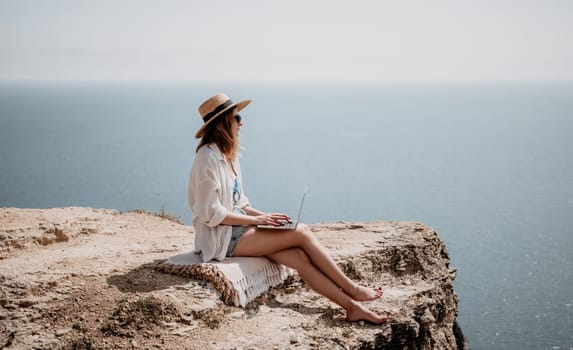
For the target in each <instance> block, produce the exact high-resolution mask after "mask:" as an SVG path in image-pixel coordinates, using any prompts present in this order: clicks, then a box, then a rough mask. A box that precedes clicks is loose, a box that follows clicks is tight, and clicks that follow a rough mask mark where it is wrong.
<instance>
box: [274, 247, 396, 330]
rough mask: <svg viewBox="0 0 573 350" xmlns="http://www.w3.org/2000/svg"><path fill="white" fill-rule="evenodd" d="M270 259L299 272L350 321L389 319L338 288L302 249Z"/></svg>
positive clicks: (277, 253)
mask: <svg viewBox="0 0 573 350" xmlns="http://www.w3.org/2000/svg"><path fill="white" fill-rule="evenodd" d="M267 257H268V258H269V259H271V260H273V261H275V262H277V263H279V264H282V265H286V266H288V267H290V268H293V269H295V270H297V271H298V274H299V275H300V277H301V278H302V279H303V280H304V281H305V282H306V283H307V284H308V285H309V286H310V288H312V289H313V290H314V291H315V292H317V293H319V294H322V295H324V296H325V297H327V298H328V299H330V300H331V301H333V302H335V303H336V304H338V305H340V306H341V307H342V308H343V309H344V310H346V319H347V320H348V321H360V320H365V321H370V322H373V323H382V322H384V321H386V320H388V318H387V317H385V316H381V315H378V314H376V313H374V312H372V311H370V310H368V309H367V308H365V307H364V306H363V305H362V304H360V303H359V302H357V301H356V300H354V299H352V298H351V297H350V296H349V295H348V294H346V293H344V292H343V291H342V290H341V289H340V288H338V286H337V285H336V284H335V283H334V282H333V281H332V280H331V279H330V278H328V276H326V275H325V274H324V273H322V272H321V271H320V270H319V269H317V268H316V266H315V265H314V264H313V263H312V261H311V260H310V259H309V256H308V255H307V254H306V253H305V251H304V250H302V249H300V248H288V249H284V250H281V251H279V252H276V253H272V254H270V255H268V256H267Z"/></svg>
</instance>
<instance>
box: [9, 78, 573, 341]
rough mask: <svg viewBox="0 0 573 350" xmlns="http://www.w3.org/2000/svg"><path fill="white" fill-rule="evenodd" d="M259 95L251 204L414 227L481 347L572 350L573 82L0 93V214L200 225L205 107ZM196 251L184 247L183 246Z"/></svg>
mask: <svg viewBox="0 0 573 350" xmlns="http://www.w3.org/2000/svg"><path fill="white" fill-rule="evenodd" d="M219 91H224V92H226V93H227V94H229V95H231V96H233V97H234V98H235V99H241V98H247V97H250V98H253V100H254V102H253V103H252V104H251V105H250V106H249V107H248V109H247V110H245V112H244V113H243V116H244V123H245V125H244V127H243V129H242V141H243V145H244V147H245V150H244V152H243V154H244V157H243V159H242V165H243V173H244V175H245V177H246V179H245V187H246V191H247V194H248V195H249V197H250V198H251V200H252V202H253V203H254V204H255V206H256V207H259V208H261V209H265V210H280V211H287V212H291V213H294V212H295V211H296V208H297V205H298V203H299V197H300V195H301V192H302V189H303V187H304V186H305V185H308V186H309V189H310V192H309V195H308V197H307V201H306V204H305V212H304V215H303V219H304V221H306V222H310V223H312V222H322V221H335V220H353V221H362V220H381V219H384V220H413V221H421V222H424V223H426V224H428V225H430V226H432V227H433V228H435V229H436V230H437V231H438V232H439V233H440V236H441V237H442V238H443V240H444V241H445V242H446V245H447V247H448V250H449V252H450V255H451V257H452V265H453V266H456V267H457V268H458V271H459V272H458V278H457V281H456V290H457V292H458V294H459V296H460V316H459V321H460V323H461V326H462V329H463V330H464V332H465V334H466V336H467V337H468V338H469V340H470V343H471V345H472V348H473V349H572V348H573V292H572V290H573V273H572V263H573V254H572V250H573V83H530V84H510V83H497V84H494V83H492V84H473V85H472V84H465V85H464V84H458V85H452V84H449V85H448V84H445V85H444V84H442V85H440V84H409V85H408V84H404V85H400V84H394V85H347V84H346V85H345V84H339V85H336V84H328V85H326V84H325V85H320V84H314V85H313V84H309V85H300V86H297V85H254V84H251V85H226V84H220V85H217V86H194V85H185V84H131V85H122V84H78V83H75V84H56V85H50V84H36V85H32V84H7V83H4V84H3V85H0V170H1V171H0V206H14V207H59V206H90V207H105V208H116V209H119V210H128V209H135V208H145V209H149V210H152V211H158V210H160V209H161V208H165V210H166V211H168V212H170V213H173V214H176V215H180V216H181V217H182V218H183V220H184V221H186V222H187V223H189V222H190V220H191V218H190V214H189V213H188V211H187V207H186V184H187V176H188V170H189V166H190V164H191V161H192V158H193V154H194V148H195V145H196V143H195V140H194V139H193V135H194V133H195V131H196V130H197V129H198V127H199V125H200V119H199V117H198V115H197V113H196V108H197V106H198V104H199V103H200V102H201V101H202V100H203V99H205V98H206V97H208V96H210V95H211V94H213V93H215V92H219ZM190 243H191V242H190Z"/></svg>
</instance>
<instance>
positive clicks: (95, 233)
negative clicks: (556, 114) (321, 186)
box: [0, 208, 468, 349]
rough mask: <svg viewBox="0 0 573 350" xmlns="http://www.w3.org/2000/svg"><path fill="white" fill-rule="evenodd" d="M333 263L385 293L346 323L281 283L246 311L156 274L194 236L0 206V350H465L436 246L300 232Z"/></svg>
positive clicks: (405, 235) (397, 235) (102, 213)
mask: <svg viewBox="0 0 573 350" xmlns="http://www.w3.org/2000/svg"><path fill="white" fill-rule="evenodd" d="M310 226H311V228H312V230H313V232H314V233H315V234H316V236H317V237H318V238H319V239H320V240H321V242H322V243H323V244H324V245H325V246H326V247H327V248H328V249H329V250H330V251H331V253H332V254H333V256H334V257H335V259H336V260H337V262H338V263H339V265H340V266H341V267H342V268H343V269H344V271H345V272H346V273H347V274H348V275H349V276H350V277H351V278H353V279H355V280H358V281H360V283H361V284H363V285H369V286H383V287H384V290H385V293H384V297H383V298H382V299H380V300H379V301H375V302H372V303H370V304H369V308H371V309H373V310H376V311H378V312H382V313H387V314H390V315H391V316H392V321H391V322H388V323H386V324H383V325H379V326H374V325H370V324H365V323H363V322H358V323H349V322H346V321H345V320H344V315H343V313H342V312H341V311H340V309H339V308H338V307H337V306H336V305H334V304H332V303H330V302H329V301H328V300H327V299H325V298H323V297H321V296H319V295H317V294H316V293H314V292H313V291H311V290H309V289H308V288H307V287H306V286H305V284H304V283H303V282H302V281H301V280H300V279H299V278H298V277H296V276H295V277H294V278H291V279H289V280H288V281H287V282H286V283H285V284H284V285H282V286H280V287H279V288H274V289H272V290H270V291H268V292H267V293H265V294H263V295H262V296H261V297H259V298H258V299H256V300H255V301H253V302H252V303H250V304H249V305H248V306H247V307H246V308H245V309H242V308H237V307H232V306H226V305H224V304H223V303H222V302H221V300H220V297H219V295H218V293H217V292H216V291H215V290H214V289H213V288H212V287H211V286H210V285H208V284H206V283H204V282H202V281H197V280H190V279H185V278H181V277H178V276H171V275H166V274H163V273H160V272H158V271H156V270H155V269H154V267H155V266H156V265H157V264H158V263H159V262H161V261H163V260H164V259H166V258H168V257H169V256H171V255H175V254H179V253H182V252H186V251H189V250H190V249H192V244H193V230H192V228H191V227H189V226H185V225H181V224H178V223H174V222H171V221H169V220H166V219H164V218H160V217H156V216H153V215H150V214H147V213H135V212H134V213H119V212H117V211H115V210H106V209H92V208H55V209H17V208H2V209H0V347H4V348H6V349H28V348H36V349H54V348H65V349H69V348H73V349H95V348H97V349H139V348H141V349H144V348H147V349H182V348H185V349H406V348H407V349H465V348H468V345H467V341H465V340H464V338H463V335H462V333H461V330H460V329H459V327H458V326H457V324H456V317H457V312H458V311H457V310H458V309H457V301H458V300H457V296H456V293H455V291H454V288H453V281H454V278H455V275H456V271H455V269H453V268H451V267H450V266H449V257H448V253H447V251H446V247H445V246H444V243H443V242H442V241H441V240H440V238H439V237H438V234H437V233H436V232H435V231H434V230H432V229H431V228H429V227H427V226H425V225H423V224H421V223H415V222H385V221H380V222H367V223H362V222H337V223H324V224H314V225H310Z"/></svg>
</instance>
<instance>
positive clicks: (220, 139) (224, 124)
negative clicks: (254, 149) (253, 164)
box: [195, 107, 241, 159]
mask: <svg viewBox="0 0 573 350" xmlns="http://www.w3.org/2000/svg"><path fill="white" fill-rule="evenodd" d="M236 108H237V107H233V108H231V109H229V110H228V111H225V112H223V113H222V114H221V115H220V116H218V117H216V118H217V119H215V120H213V121H212V122H211V123H209V125H207V126H206V127H205V131H204V133H203V137H202V138H201V141H199V144H198V145H197V149H196V150H195V152H198V151H199V149H200V148H201V147H203V146H205V145H208V144H210V143H214V144H216V145H217V147H219V150H220V151H221V153H223V154H224V155H225V156H227V157H228V158H230V159H235V158H237V157H238V155H239V150H240V148H241V146H240V143H239V137H238V135H234V134H233V129H232V128H233V120H234V119H235V117H234V113H235V110H236Z"/></svg>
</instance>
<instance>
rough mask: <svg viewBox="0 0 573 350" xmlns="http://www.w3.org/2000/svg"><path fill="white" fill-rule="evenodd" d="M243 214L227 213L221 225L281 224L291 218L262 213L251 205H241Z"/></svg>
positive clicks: (283, 215) (277, 214)
mask: <svg viewBox="0 0 573 350" xmlns="http://www.w3.org/2000/svg"><path fill="white" fill-rule="evenodd" d="M243 210H244V211H245V213H247V215H245V214H238V213H232V212H231V213H227V215H226V216H225V218H224V219H223V221H222V222H221V223H222V224H223V225H275V226H281V225H282V224H283V222H284V221H288V222H290V221H291V219H290V217H288V215H285V214H280V213H264V212H262V211H260V210H258V209H255V208H252V207H251V206H246V207H243Z"/></svg>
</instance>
